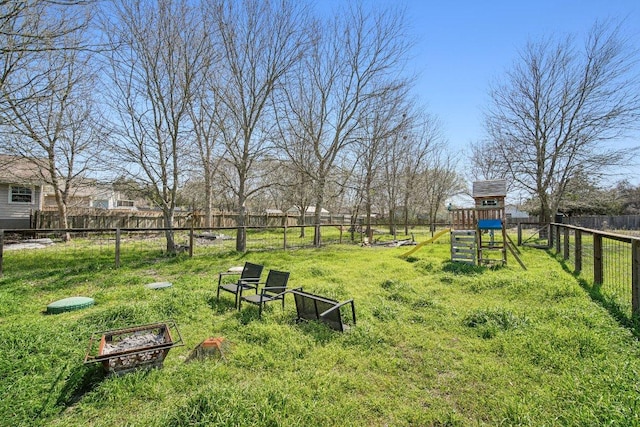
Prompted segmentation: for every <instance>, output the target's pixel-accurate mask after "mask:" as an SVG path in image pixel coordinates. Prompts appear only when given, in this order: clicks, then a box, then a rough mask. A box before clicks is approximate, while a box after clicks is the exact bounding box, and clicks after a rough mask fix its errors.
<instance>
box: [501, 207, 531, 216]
mask: <svg viewBox="0 0 640 427" xmlns="http://www.w3.org/2000/svg"><path fill="white" fill-rule="evenodd" d="M504 211H505V214H506V215H507V218H510V219H513V220H527V219H529V213H528V212H524V211H521V210H520V209H518V206H516V205H505V207H504Z"/></svg>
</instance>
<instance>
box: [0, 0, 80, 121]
mask: <svg viewBox="0 0 640 427" xmlns="http://www.w3.org/2000/svg"><path fill="white" fill-rule="evenodd" d="M78 3H81V2H79V1H64V0H60V1H46V0H45V1H36V0H29V1H2V2H0V90H2V91H3V93H4V99H3V100H2V101H1V102H0V113H1V112H3V111H5V110H6V109H7V108H10V107H9V106H8V105H7V104H6V100H7V99H10V100H11V102H12V104H14V105H15V104H17V103H18V102H19V101H21V100H24V101H25V102H27V101H29V102H34V101H35V100H36V99H37V98H38V97H39V96H40V92H39V91H34V90H35V89H37V88H39V89H40V90H43V89H44V85H43V84H41V83H42V82H43V81H45V80H46V79H47V74H48V73H49V72H50V71H52V68H55V67H53V65H54V64H51V66H52V68H47V67H41V68H40V72H39V73H36V72H35V68H34V64H36V63H38V62H40V61H42V60H43V54H46V53H47V52H51V51H54V50H61V49H62V50H66V49H79V48H82V47H84V45H82V44H80V45H75V46H69V45H68V40H69V37H70V36H71V35H73V34H74V33H78V32H82V31H84V30H85V29H86V26H87V25H88V22H89V17H90V14H91V8H90V7H87V6H86V5H83V6H78V5H77V4H78ZM63 39H66V41H67V42H66V44H65V42H62V40H63ZM25 70H28V71H29V79H26V78H25V75H24V73H25ZM29 87H30V88H31V91H29V90H27V88H29Z"/></svg>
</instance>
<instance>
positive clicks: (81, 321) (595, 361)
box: [0, 242, 640, 427]
mask: <svg viewBox="0 0 640 427" xmlns="http://www.w3.org/2000/svg"><path fill="white" fill-rule="evenodd" d="M406 251H407V248H406V247H404V248H382V247H371V248H361V247H356V246H334V247H330V248H324V249H321V250H315V249H304V250H294V251H287V252H283V251H265V252H249V253H247V254H244V255H240V254H237V253H235V252H232V251H229V252H224V253H222V254H221V255H217V256H215V257H214V256H197V257H194V258H188V257H186V256H181V257H178V258H162V257H156V258H155V259H154V258H149V257H148V256H145V257H142V254H141V258H140V260H138V261H137V262H134V260H128V262H127V263H126V265H125V267H123V268H121V269H118V270H116V269H114V268H113V267H112V264H111V262H110V261H109V260H102V259H100V257H96V256H88V255H86V254H85V253H84V252H79V251H71V250H69V251H64V250H61V249H60V248H57V249H55V251H53V250H52V251H49V250H48V249H43V250H37V251H31V252H30V254H29V255H28V256H25V255H24V254H20V255H18V254H12V253H11V252H7V253H6V254H5V274H4V276H3V277H2V278H0V425H3V426H5V425H6V426H87V425H91V426H109V427H113V426H125V425H126V426H216V425H221V426H445V425H449V426H478V425H491V426H495V425H507V426H514V425H533V426H544V425H547V426H555V425H566V426H595V425H614V426H616V425H617V426H630V425H640V393H639V391H640V390H639V389H640V385H639V383H638V371H639V370H640V359H639V358H638V353H639V350H640V346H639V345H638V342H637V340H636V339H635V338H634V337H633V335H632V333H631V332H630V331H629V330H627V329H625V328H623V327H621V326H620V325H619V324H617V323H616V322H615V320H614V319H613V318H612V317H611V315H610V314H609V313H608V312H607V311H606V310H604V309H603V308H602V307H600V306H599V305H598V304H597V303H595V302H594V301H592V300H591V299H590V298H589V296H588V294H587V292H586V291H585V290H583V289H582V288H581V287H580V285H579V284H578V282H577V280H576V279H575V278H574V277H572V276H571V275H570V274H569V273H567V272H565V271H563V269H562V267H561V266H560V264H559V263H558V262H557V261H556V260H555V259H553V258H552V257H551V256H550V255H548V254H547V253H546V252H545V251H542V250H538V249H530V248H527V249H524V252H523V255H522V257H523V260H524V262H525V263H526V265H527V267H528V270H527V271H524V270H522V269H520V267H519V266H518V265H517V263H515V262H513V259H511V261H512V262H510V264H509V266H508V267H505V268H497V269H486V268H474V267H471V266H465V265H457V264H452V263H450V262H449V261H448V258H449V245H448V244H447V243H445V242H443V243H435V244H431V245H428V246H425V247H424V248H422V249H420V250H419V251H417V252H416V253H415V254H414V255H413V257H412V258H410V259H402V258H400V256H399V255H401V254H402V253H404V252H406ZM31 257H33V258H31ZM34 260H37V262H34ZM244 261H251V262H255V263H261V264H264V265H265V267H266V269H271V268H273V269H282V270H288V271H290V272H291V280H290V285H291V286H295V287H300V286H301V287H303V288H304V289H305V290H309V291H312V292H314V293H319V294H323V295H326V296H328V297H332V298H335V299H339V300H345V299H348V298H354V300H355V305H356V311H357V316H358V323H357V325H356V326H355V327H354V328H352V329H351V330H350V331H348V332H346V333H339V332H335V331H332V330H329V329H327V328H326V327H324V326H323V325H319V324H314V323H301V324H297V323H295V322H294V321H293V319H294V317H295V309H294V305H293V299H289V300H288V301H287V306H286V308H285V310H284V312H283V311H282V310H280V307H279V306H278V305H274V306H273V307H269V308H268V309H267V310H266V311H265V313H263V316H262V319H259V318H258V310H257V307H254V306H249V305H247V306H243V309H242V311H241V312H238V311H236V310H234V309H233V307H232V306H233V300H232V295H231V294H224V295H221V297H220V300H217V299H216V297H215V284H216V283H217V272H219V271H222V270H225V269H226V268H227V267H229V266H232V265H242V263H243V262H244ZM264 274H265V276H266V272H265V273H264ZM156 281H170V282H172V283H173V286H172V287H171V288H167V289H162V290H150V289H147V288H146V287H145V286H144V285H145V284H147V283H149V282H156ZM77 295H82V296H89V297H92V298H94V299H95V301H96V304H95V305H94V306H93V307H90V308H86V309H83V310H78V311H73V312H68V313H63V314H56V315H46V314H44V311H45V309H46V306H47V304H49V303H50V302H52V301H55V300H57V299H61V298H65V297H69V296H77ZM167 319H174V320H175V321H176V322H177V324H178V327H179V329H180V332H181V334H182V337H183V339H184V343H185V346H183V347H176V348H174V349H172V350H171V351H170V352H169V354H168V356H167V358H166V360H165V363H164V367H163V369H160V370H152V371H139V372H134V373H131V374H127V375H123V376H119V377H118V376H111V377H105V376H104V375H103V373H102V370H101V369H102V368H101V367H100V366H97V365H83V363H82V361H83V358H84V354H85V351H86V348H87V344H88V340H89V338H90V336H91V334H92V333H93V332H95V331H104V330H108V329H115V328H121V327H126V326H131V325H137V324H145V323H151V322H156V321H160V320H167ZM212 336H223V337H225V339H226V341H227V342H228V343H230V345H229V346H228V348H227V349H226V353H225V358H224V359H209V360H205V361H191V362H188V363H187V362H186V359H187V358H188V356H189V354H190V352H191V350H192V349H194V348H195V347H196V346H197V345H198V343H200V342H201V341H202V340H204V339H206V338H208V337H212Z"/></svg>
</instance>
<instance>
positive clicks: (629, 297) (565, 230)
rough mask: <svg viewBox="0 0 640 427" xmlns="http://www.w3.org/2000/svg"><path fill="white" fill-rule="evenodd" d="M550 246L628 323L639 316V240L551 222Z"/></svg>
mask: <svg viewBox="0 0 640 427" xmlns="http://www.w3.org/2000/svg"><path fill="white" fill-rule="evenodd" d="M550 231H551V236H550V239H549V247H550V248H551V249H552V250H554V251H555V253H556V255H560V256H562V259H563V260H564V261H565V262H566V265H567V266H568V267H569V268H570V269H571V270H572V271H573V273H574V274H576V275H578V276H579V277H580V278H582V279H583V280H584V281H586V283H587V284H588V285H589V287H590V290H591V291H592V293H593V294H595V295H596V296H598V297H599V298H600V299H601V300H602V301H603V302H605V303H607V305H609V308H612V309H614V311H616V312H617V313H618V314H619V315H621V316H623V317H624V318H626V319H628V320H631V319H633V318H634V317H636V316H637V315H638V314H640V297H639V296H640V292H639V290H640V238H638V237H634V236H629V235H622V234H615V233H608V232H603V231H599V230H592V229H587V228H582V227H576V226H572V225H567V224H557V223H552V224H551V226H550Z"/></svg>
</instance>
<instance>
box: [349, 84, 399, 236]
mask: <svg viewBox="0 0 640 427" xmlns="http://www.w3.org/2000/svg"><path fill="white" fill-rule="evenodd" d="M406 88H407V85H404V84H398V86H397V87H395V88H394V87H388V88H387V90H386V91H384V92H383V93H382V94H381V95H380V96H379V97H377V98H375V99H373V100H372V102H371V103H370V105H369V107H367V108H363V110H362V111H361V112H360V114H359V119H358V123H359V126H360V131H359V134H360V138H358V139H357V140H356V144H355V155H356V161H355V166H356V170H357V172H356V173H357V174H358V175H359V176H360V180H359V181H360V186H361V188H360V190H361V193H362V198H363V201H364V209H365V212H364V214H365V223H366V225H367V230H366V232H367V236H368V238H369V241H373V228H372V227H371V214H372V212H371V210H372V205H373V201H374V200H375V198H374V196H375V194H376V193H379V192H383V191H384V187H385V186H386V185H387V182H385V180H383V179H381V178H382V175H383V167H384V166H383V162H384V161H385V158H386V157H387V151H389V150H391V151H392V150H393V149H394V147H393V145H394V144H396V143H397V141H398V138H397V136H398V135H399V134H401V133H404V131H405V129H406V128H407V124H408V123H407V115H406V109H407V106H406V103H405V102H404V101H405V96H406Z"/></svg>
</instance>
